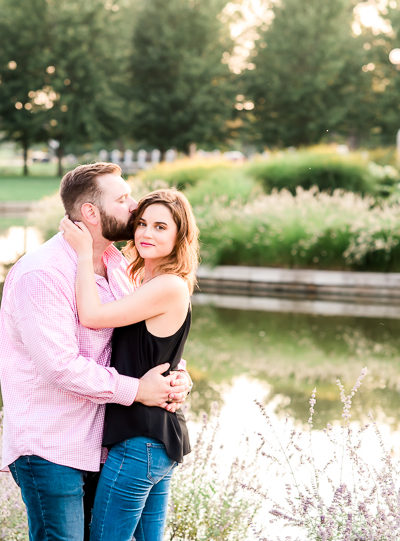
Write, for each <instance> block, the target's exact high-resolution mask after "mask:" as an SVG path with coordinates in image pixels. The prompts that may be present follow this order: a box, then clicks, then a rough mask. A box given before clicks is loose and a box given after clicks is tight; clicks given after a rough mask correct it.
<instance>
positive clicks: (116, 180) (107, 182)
mask: <svg viewBox="0 0 400 541" xmlns="http://www.w3.org/2000/svg"><path fill="white" fill-rule="evenodd" d="M97 182H98V184H99V187H100V189H101V191H102V193H103V195H106V196H110V197H112V198H116V199H118V197H121V196H122V195H125V194H130V193H131V187H130V186H129V184H128V183H127V182H126V181H125V180H124V179H123V178H122V177H121V176H119V175H113V174H108V175H102V176H100V177H98V178H97Z"/></svg>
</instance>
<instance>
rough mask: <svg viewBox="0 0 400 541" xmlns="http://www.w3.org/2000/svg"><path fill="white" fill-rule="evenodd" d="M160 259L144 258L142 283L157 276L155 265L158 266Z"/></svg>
mask: <svg viewBox="0 0 400 541" xmlns="http://www.w3.org/2000/svg"><path fill="white" fill-rule="evenodd" d="M159 264H160V261H159V260H158V259H145V260H144V273H143V282H142V283H143V284H145V283H146V282H149V281H150V280H152V279H153V278H155V277H156V276H158V274H159V273H158V272H157V267H158V266H159Z"/></svg>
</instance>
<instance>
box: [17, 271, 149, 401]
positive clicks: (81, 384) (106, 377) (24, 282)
mask: <svg viewBox="0 0 400 541" xmlns="http://www.w3.org/2000/svg"><path fill="white" fill-rule="evenodd" d="M15 285H16V287H17V288H18V294H16V298H15V314H14V316H15V321H16V325H17V328H18V332H19V335H20V339H21V342H22V343H23V345H24V347H25V348H26V351H27V355H28V356H29V358H30V359H31V362H33V363H34V365H35V368H36V370H37V373H38V374H39V375H40V376H41V377H42V378H43V379H44V380H45V381H47V382H48V383H49V384H51V385H54V386H55V387H57V388H62V389H63V390H65V391H67V392H69V393H71V394H74V395H79V396H81V397H82V398H86V399H87V400H90V401H92V402H95V403H98V404H104V403H108V402H114V403H117V404H122V405H124V406H128V405H130V404H132V402H133V401H134V399H135V397H136V394H137V390H138V386H139V380H138V379H136V378H131V377H128V376H124V375H121V374H118V372H117V371H116V370H115V369H114V368H110V367H104V366H101V365H99V364H97V363H96V361H95V360H94V359H91V358H86V357H84V356H82V355H81V354H80V351H79V344H78V338H77V325H78V316H77V313H76V310H75V307H74V303H73V301H72V302H71V298H69V296H68V295H70V292H68V284H64V285H63V284H61V281H60V279H59V278H58V277H55V276H53V275H52V274H50V273H43V272H30V273H27V274H25V275H23V276H22V277H21V278H20V279H19V280H18V283H17V284H15ZM70 296H71V295H70Z"/></svg>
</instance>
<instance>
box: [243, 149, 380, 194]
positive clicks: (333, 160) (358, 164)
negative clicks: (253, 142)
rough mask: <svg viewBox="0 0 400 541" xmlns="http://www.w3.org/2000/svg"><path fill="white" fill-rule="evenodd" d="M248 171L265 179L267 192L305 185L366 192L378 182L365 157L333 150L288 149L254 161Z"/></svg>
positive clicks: (294, 190)
mask: <svg viewBox="0 0 400 541" xmlns="http://www.w3.org/2000/svg"><path fill="white" fill-rule="evenodd" d="M248 173H249V174H250V175H252V176H254V177H255V178H256V179H257V180H259V181H261V182H262V184H263V186H264V189H265V191H266V192H270V191H271V190H272V189H273V188H276V189H278V190H279V189H282V188H286V189H288V190H290V191H291V192H292V193H295V192H296V188H297V187H298V186H301V187H302V188H304V189H309V188H311V187H313V186H317V187H318V188H319V189H320V190H321V191H324V190H329V191H333V190H335V189H337V188H342V189H344V190H347V191H351V192H358V193H362V194H365V193H371V192H374V190H375V186H376V182H374V177H373V174H372V172H371V171H370V170H369V168H368V164H367V162H366V161H365V160H361V159H357V158H354V157H351V158H346V157H341V156H338V155H337V154H333V153H330V154H320V153H315V154H313V153H310V152H307V151H303V152H301V151H299V152H294V153H285V154H283V155H282V156H278V157H277V158H274V159H270V160H268V161H256V162H254V163H252V164H251V165H250V166H249V167H248Z"/></svg>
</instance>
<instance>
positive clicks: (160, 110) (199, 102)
mask: <svg viewBox="0 0 400 541" xmlns="http://www.w3.org/2000/svg"><path fill="white" fill-rule="evenodd" d="M222 7H223V2H220V1H216V0H201V1H198V0H196V1H193V2H187V0H170V1H169V2H165V1H164V0H148V1H147V2H145V3H143V5H142V8H141V10H140V11H139V13H138V15H137V18H136V21H135V27H134V34H133V51H132V56H131V70H132V72H131V73H132V88H131V95H130V99H131V103H132V134H133V135H134V137H135V138H136V139H137V140H139V141H142V142H143V143H145V144H147V145H150V146H154V147H156V148H159V149H160V150H161V151H163V152H164V151H165V150H166V149H168V148H171V147H175V148H177V149H178V150H182V151H184V152H187V151H188V149H189V145H190V144H191V143H194V142H195V143H198V144H206V143H210V144H220V143H221V142H222V141H224V140H225V138H226V133H227V124H226V122H227V120H228V119H229V118H230V116H231V114H232V109H233V96H234V92H235V89H234V87H233V85H232V84H231V74H230V71H229V68H228V66H227V64H226V63H224V62H222V58H223V55H224V53H225V52H226V51H229V50H230V49H231V48H232V42H231V40H230V38H229V34H228V28H227V25H223V24H222V22H221V21H220V19H219V17H218V15H219V12H220V10H221V9H222Z"/></svg>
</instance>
